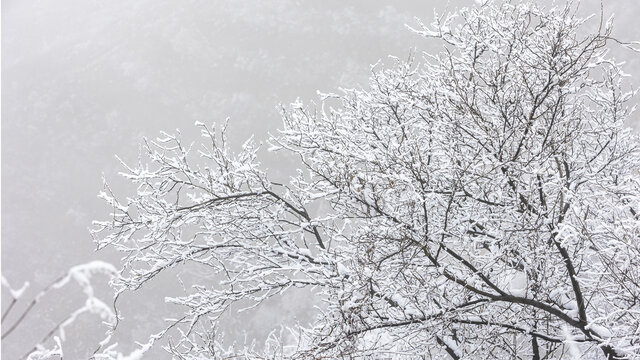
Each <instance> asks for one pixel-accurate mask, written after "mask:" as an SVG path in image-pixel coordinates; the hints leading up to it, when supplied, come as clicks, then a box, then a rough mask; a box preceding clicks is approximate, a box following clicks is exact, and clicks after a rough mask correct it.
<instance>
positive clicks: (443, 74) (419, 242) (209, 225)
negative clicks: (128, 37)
mask: <svg viewBox="0 0 640 360" xmlns="http://www.w3.org/2000/svg"><path fill="white" fill-rule="evenodd" d="M575 10H576V9H575V6H573V5H568V6H565V7H558V8H552V9H541V8H539V7H538V6H536V5H535V4H534V3H531V2H528V3H520V2H517V1H511V2H504V3H502V2H496V1H489V2H484V3H483V4H481V5H478V6H477V7H475V8H465V9H461V10H459V11H457V12H455V13H453V14H451V15H447V16H438V17H437V18H436V20H435V21H434V22H433V23H432V24H430V25H423V24H420V26H418V27H417V29H414V30H415V31H416V32H417V33H418V34H421V35H423V36H424V37H428V38H436V39H439V40H440V41H441V42H442V44H443V50H442V52H440V53H438V54H424V56H423V58H422V59H421V60H420V61H416V59H415V58H411V59H409V60H408V61H401V60H396V63H395V65H394V66H391V67H386V68H382V67H380V66H378V67H374V69H373V71H372V75H371V82H370V86H369V87H368V88H365V89H343V90H341V92H340V94H325V95H323V96H322V103H321V105H320V106H316V107H308V106H303V105H302V104H300V103H294V104H292V105H291V106H289V107H286V108H284V109H283V112H282V113H283V127H282V130H280V131H279V132H278V133H277V135H275V136H273V137H272V138H271V140H270V145H271V148H270V150H272V151H276V154H277V152H278V151H280V152H287V153H292V154H295V155H297V157H298V158H299V160H300V164H301V165H300V170H299V171H298V172H297V174H295V176H293V177H292V178H291V179H290V181H288V182H286V183H280V182H276V181H274V180H273V179H271V178H270V177H269V175H268V174H267V173H266V172H265V171H263V170H261V165H260V163H259V162H258V161H257V152H258V147H257V146H256V145H255V144H254V142H253V141H252V140H248V141H247V142H246V143H245V144H244V145H243V147H242V151H240V152H239V153H235V154H234V153H232V151H231V150H229V147H228V141H227V137H226V134H225V131H224V127H223V128H222V130H221V131H220V130H216V127H215V126H213V127H209V126H206V125H204V124H197V126H199V127H200V129H201V131H202V136H203V138H204V141H203V142H202V143H201V144H198V145H193V146H187V145H185V144H184V143H183V142H182V140H181V139H180V137H179V136H174V135H169V134H163V136H162V138H160V139H157V140H155V141H145V142H144V144H143V148H144V150H145V151H144V154H143V156H142V158H141V160H140V163H139V164H138V165H137V166H128V165H125V167H126V171H124V172H123V175H124V176H125V177H126V178H127V179H129V180H130V181H131V182H133V183H134V184H136V185H137V193H136V194H135V195H133V196H131V197H129V198H127V199H126V201H125V200H119V199H118V198H117V197H116V196H114V194H113V193H112V192H111V190H110V189H109V187H108V186H106V187H105V191H104V192H103V193H102V194H101V195H102V197H103V198H104V199H105V200H106V201H108V203H109V204H110V205H111V206H112V208H113V213H112V214H111V218H110V219H109V220H107V221H100V222H96V223H95V228H94V231H93V234H94V236H95V239H96V242H97V245H98V248H105V247H112V248H115V249H117V250H119V251H121V252H123V253H124V254H125V256H124V258H123V263H122V265H123V268H122V270H121V272H120V276H119V278H118V279H117V280H116V281H114V283H113V284H114V286H115V288H116V290H117V294H118V295H119V294H121V293H123V292H135V291H136V290H137V289H139V288H140V287H141V286H143V285H144V284H145V283H147V282H149V281H151V280H152V279H153V278H154V277H156V276H157V275H158V274H160V273H162V272H164V271H165V270H167V269H169V268H172V267H175V266H183V264H187V263H196V264H201V265H202V266H206V267H208V268H210V269H213V270H215V271H216V272H217V273H218V274H219V275H220V278H223V280H222V281H220V282H210V283H202V284H200V285H198V286H194V287H193V288H191V289H188V290H187V292H186V293H184V294H171V296H172V297H170V298H168V301H170V302H172V303H175V304H178V305H180V306H182V307H183V308H184V313H183V314H181V315H180V316H178V317H177V318H178V320H176V321H173V322H171V323H170V324H169V326H168V327H167V329H165V330H163V331H162V332H160V333H157V334H155V335H152V336H151V337H150V339H149V340H148V342H146V345H145V346H144V347H143V348H141V349H139V350H137V351H138V353H137V354H140V353H142V352H144V351H145V350H146V349H148V348H149V347H151V346H152V345H153V344H154V343H155V342H158V341H160V340H161V339H163V338H166V339H169V338H170V341H168V342H166V343H165V346H166V349H167V350H168V351H170V352H171V353H172V354H173V356H174V357H175V358H180V359H195V358H198V359H200V358H206V357H213V356H220V357H221V356H223V355H224V354H227V353H228V352H232V351H233V349H226V348H225V347H224V346H223V345H222V344H221V343H220V342H219V341H218V340H217V339H216V337H215V336H213V332H212V330H213V328H212V327H211V325H210V324H211V322H213V323H214V324H215V322H216V321H218V319H219V317H220V316H221V315H222V314H223V313H225V311H227V310H228V309H229V307H230V306H232V305H233V304H235V303H238V302H241V303H242V304H243V305H247V304H250V305H255V306H258V305H260V303H261V302H262V301H264V300H265V299H268V298H270V297H273V296H286V293H287V291H288V289H291V288H296V287H298V288H312V289H315V292H314V294H315V296H318V297H321V298H322V300H323V301H324V304H325V305H324V307H323V309H322V311H321V313H320V314H319V315H318V317H317V320H316V322H315V324H314V325H313V326H312V327H310V328H305V329H300V331H299V337H298V341H297V343H295V344H293V345H291V344H285V345H282V344H281V343H280V342H279V341H281V339H280V340H279V339H277V338H276V337H274V338H272V339H270V340H269V341H267V344H266V345H265V347H264V349H262V352H261V353H260V352H258V351H255V352H254V351H252V350H251V349H244V350H243V351H241V353H242V354H243V356H247V357H253V356H255V357H261V356H265V357H268V358H272V357H300V358H313V359H318V358H341V357H348V358H354V357H368V356H374V357H375V356H380V357H384V358H388V357H392V358H411V359H414V358H446V357H451V358H453V359H462V358H468V359H487V358H498V359H501V358H505V359H507V358H508V359H512V358H532V359H543V358H546V359H550V358H563V357H565V356H566V357H570V356H573V357H580V358H607V359H617V358H620V359H622V358H625V359H627V358H629V359H631V358H640V238H639V236H640V219H639V217H638V216H639V212H640V152H639V148H638V145H639V144H640V143H639V142H638V137H637V136H636V135H635V134H633V133H632V132H631V131H630V130H629V129H628V128H625V126H624V122H625V120H627V119H628V118H629V116H630V114H631V113H632V109H631V108H629V106H628V105H626V104H627V103H628V100H629V99H630V98H631V97H632V95H633V91H628V90H625V87H626V85H625V83H624V82H623V80H624V78H625V74H624V73H623V72H622V70H621V68H620V64H618V63H616V62H615V61H614V60H612V59H611V58H610V57H608V56H607V45H608V44H611V43H614V44H616V45H619V44H622V43H621V42H619V41H617V40H615V39H612V38H611V36H610V34H611V22H610V21H603V20H602V18H601V17H598V16H595V17H592V18H586V19H585V18H579V17H577V16H576V15H575ZM585 23H590V24H595V25H596V27H597V28H598V29H597V31H595V32H592V33H589V32H588V31H586V30H585V28H586V25H585ZM598 25H599V26H598ZM622 45H623V46H624V45H628V44H622ZM167 344H168V345H167ZM289 345H290V346H289ZM236 350H237V349H236ZM109 356H111V357H116V356H118V354H117V352H116V351H115V350H113V348H109V350H108V351H107V350H105V351H102V352H98V354H97V355H96V357H103V358H108V357H109Z"/></svg>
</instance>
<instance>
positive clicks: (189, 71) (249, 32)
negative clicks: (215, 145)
mask: <svg viewBox="0 0 640 360" xmlns="http://www.w3.org/2000/svg"><path fill="white" fill-rule="evenodd" d="M436 4H437V5H436ZM460 4H473V2H472V1H451V2H450V3H449V4H448V5H447V3H444V2H440V1H417V0H416V1H395V2H392V1H371V0H358V1H350V2H345V1H334V0H331V1H283V0H274V1H257V0H256V1H232V0H230V1H222V0H215V1H195V0H188V1H174V2H168V1H158V0H142V1H135V2H133V1H119V0H118V1H97V0H96V1H93V0H57V1H55V2H52V1H44V0H42V1H39V0H8V1H3V2H2V55H3V57H2V80H3V82H2V220H3V221H2V273H3V275H4V276H5V277H7V278H8V279H9V280H10V281H11V282H12V283H14V284H16V285H19V284H21V283H22V282H23V281H27V280H28V281H30V282H31V283H32V288H31V290H30V291H29V292H28V293H27V297H29V295H34V294H35V292H36V290H39V289H40V287H42V286H44V285H46V284H47V283H49V282H50V281H51V280H52V279H53V278H54V277H56V276H58V275H59V274H61V273H63V272H64V271H65V270H66V269H67V268H68V267H69V266H71V265H75V264H78V263H82V262H86V261H88V260H91V259H104V260H108V261H112V262H114V263H116V262H117V260H118V256H117V255H114V254H112V253H109V252H103V253H97V254H96V253H95V252H94V251H93V249H94V246H93V244H92V242H91V239H90V237H89V235H88V231H87V228H88V226H90V223H91V220H93V219H104V218H105V217H106V216H107V214H108V209H107V208H106V206H105V205H104V204H103V203H102V202H101V201H100V200H99V199H98V198H97V197H96V194H97V193H98V191H99V190H100V189H101V186H102V180H101V176H102V174H104V175H105V176H106V178H107V179H108V180H109V181H110V183H111V184H112V185H113V187H114V188H115V190H116V193H117V194H121V195H126V194H130V193H131V191H132V190H131V189H130V188H127V187H126V186H125V184H124V183H123V182H122V181H120V179H118V177H117V172H118V170H119V166H118V163H117V161H116V160H115V158H114V156H113V155H114V154H118V155H120V156H121V157H122V158H123V159H125V160H128V161H134V160H135V159H136V157H137V149H138V143H139V140H140V139H141V137H142V136H149V137H154V136H156V135H158V132H159V131H161V130H167V131H172V130H173V129H175V128H180V129H181V130H183V133H184V134H185V136H186V137H187V138H189V139H193V140H197V138H196V137H195V136H194V131H193V123H194V122H195V121H201V122H205V123H212V122H214V121H215V122H221V121H223V120H224V119H225V118H226V117H227V116H229V117H231V120H230V132H231V139H232V140H233V141H235V142H240V141H241V140H242V139H244V138H246V137H247V136H249V135H251V134H255V135H256V137H257V138H258V139H262V140H264V139H266V138H267V132H268V131H272V132H273V131H274V130H275V129H277V128H278V127H279V124H280V119H279V115H278V111H277V109H276V105H277V104H278V103H288V102H291V101H294V100H295V99H296V98H297V97H300V98H301V99H302V100H303V101H305V102H308V101H309V100H315V99H316V90H322V91H326V92H330V91H335V90H336V89H337V88H338V87H354V86H358V85H363V86H365V85H366V82H367V77H368V75H369V65H370V64H372V63H375V62H377V61H378V60H379V59H383V60H384V59H385V58H386V56H387V55H388V54H392V55H396V56H398V57H401V58H402V57H406V56H407V55H408V54H409V52H410V49H412V48H414V47H415V48H417V49H418V51H422V50H429V49H430V48H431V47H433V46H434V45H437V44H436V43H434V42H430V41H427V40H425V39H422V38H420V37H419V36H417V35H414V34H412V33H411V32H410V31H408V30H407V29H406V28H405V26H404V24H405V23H409V24H415V22H414V20H413V18H414V17H419V18H421V19H424V20H425V21H429V20H430V19H431V18H432V15H433V10H434V6H436V8H437V10H438V11H439V12H442V11H444V10H445V9H446V8H447V6H448V7H449V8H450V9H452V8H454V7H455V6H457V5H460ZM599 7H600V2H599V1H596V0H585V1H583V2H582V9H583V11H584V12H593V11H598V10H599ZM604 9H605V13H606V14H610V13H612V12H615V13H616V14H617V16H616V18H617V21H616V24H617V26H616V31H615V35H616V36H617V37H619V38H620V39H621V40H635V39H640V27H638V26H637V17H638V15H640V2H638V1H637V0H617V1H615V2H613V1H606V2H605V4H604ZM612 49H613V53H614V55H615V56H616V58H617V59H619V60H625V61H627V63H628V66H627V67H626V70H627V72H628V73H630V74H631V75H632V76H634V78H636V79H640V60H639V56H638V54H637V53H632V52H630V51H628V50H624V49H622V48H620V47H619V46H617V47H616V46H613V45H612ZM639 82H640V80H635V81H634V83H636V84H638V83H639ZM636 118H637V115H636ZM636 123H638V121H634V124H633V125H635V124H636ZM265 163H266V164H267V165H268V166H269V167H270V168H272V169H273V171H275V172H282V173H283V174H284V173H285V172H286V170H287V167H288V166H291V163H289V162H286V161H284V162H283V161H280V160H279V159H274V158H267V159H265ZM171 284H173V283H172V282H170V281H166V282H163V281H159V283H158V285H157V286H156V287H152V288H150V289H145V293H144V294H143V295H144V296H143V299H144V301H145V307H144V308H142V309H141V310H140V311H137V312H136V313H135V314H134V315H131V316H130V319H133V320H132V322H131V323H129V325H130V328H128V329H131V330H130V331H129V330H127V331H128V332H127V331H125V333H124V334H123V335H122V341H123V342H126V341H131V340H130V338H129V336H131V335H135V336H137V338H138V340H142V339H144V338H143V335H144V334H147V333H148V332H149V331H152V330H153V329H150V327H153V324H159V320H160V319H159V318H158V316H154V314H156V312H159V311H160V310H162V311H165V310H168V309H166V308H164V305H163V304H162V299H163V297H164V296H165V295H170V294H172V292H171V291H172V287H171V286H173V285H171ZM70 289H71V288H70ZM105 294H106V296H107V297H108V296H109V295H108V293H107V292H105ZM173 294H176V292H175V291H174V292H173ZM3 295H4V292H3ZM150 299H156V300H158V301H153V300H150ZM296 299H298V300H299V299H306V297H305V295H304V294H299V295H298V297H297V298H296ZM147 300H148V302H147ZM298 300H294V301H291V300H289V301H286V300H277V301H273V302H272V303H270V304H268V306H269V307H270V308H271V309H273V311H270V312H268V313H263V314H261V315H255V314H254V315H243V317H242V318H238V319H235V321H234V319H231V322H230V323H231V324H238V323H239V322H240V321H242V322H243V323H245V324H249V326H248V327H249V328H260V327H264V324H265V323H266V324H270V325H273V324H276V323H278V322H279V321H280V319H282V318H287V319H289V320H291V319H293V318H294V317H297V318H299V319H302V320H303V321H304V320H305V319H307V318H308V317H310V316H311V312H310V311H311V310H310V307H311V305H312V304H310V303H306V304H305V301H298ZM2 301H3V309H4V307H5V306H6V297H5V296H3V300H2ZM44 301H45V302H46V303H44V304H41V306H40V307H39V308H38V309H36V310H37V314H38V315H37V317H36V318H35V320H34V321H32V322H29V323H27V324H25V325H26V326H25V328H24V329H23V331H22V332H19V333H18V332H16V333H14V334H12V335H11V336H10V337H8V338H7V339H6V341H3V343H2V356H3V358H4V357H5V356H6V357H14V356H16V355H18V353H21V352H24V351H25V350H26V349H27V347H28V346H29V345H33V341H34V340H35V339H37V338H39V337H41V336H42V335H44V333H46V332H47V331H48V330H49V329H50V327H51V326H53V324H54V322H55V321H56V320H60V319H61V316H64V314H65V312H67V311H69V310H71V309H73V306H74V304H75V306H79V305H80V303H79V302H80V301H82V294H81V292H80V291H75V290H74V291H67V290H65V291H59V292H57V293H54V294H52V296H51V297H50V298H48V299H44ZM136 301H137V300H135V299H134V298H133V297H131V307H132V308H135V307H136V306H140V305H141V304H142V302H136ZM124 315H125V316H127V314H126V313H125V314H124ZM95 322H96V319H95V318H90V317H88V318H87V320H86V321H84V322H82V323H81V324H79V325H78V327H76V328H75V329H76V330H70V332H69V334H68V335H69V336H68V337H69V344H70V345H69V352H70V354H76V353H77V354H78V355H80V354H83V353H84V351H83V350H84V349H86V346H93V344H92V343H91V341H94V340H95V339H97V336H98V334H100V332H101V330H102V329H98V328H96V326H95ZM134 322H135V324H136V325H132V324H133V323H134ZM267 327H268V326H267ZM249 330H251V329H249ZM230 331H231V332H234V331H235V333H234V334H235V335H234V336H237V335H238V334H240V332H239V330H238V329H237V326H236V327H234V326H231V329H230ZM264 331H266V330H264V329H258V330H255V331H250V333H249V336H260V334H263V333H264ZM74 351H75V352H74ZM72 357H73V356H72Z"/></svg>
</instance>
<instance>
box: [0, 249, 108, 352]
mask: <svg viewBox="0 0 640 360" xmlns="http://www.w3.org/2000/svg"><path fill="white" fill-rule="evenodd" d="M116 273H117V270H116V268H115V267H114V266H113V265H111V264H109V263H106V262H104V261H99V260H96V261H92V262H88V263H86V264H81V265H76V266H73V267H71V268H70V269H69V270H68V271H67V272H66V273H64V274H62V275H61V276H59V277H57V278H56V279H55V280H53V281H52V282H51V283H50V284H49V285H47V286H45V287H44V288H43V289H41V290H40V291H38V292H37V293H36V294H35V296H33V297H31V300H28V297H27V296H25V293H26V292H27V290H28V289H29V287H30V283H29V282H25V283H24V284H23V285H22V286H21V287H20V288H15V287H13V286H11V284H10V283H9V281H8V280H7V279H6V278H5V277H4V276H2V287H3V288H5V290H6V291H7V293H8V299H7V302H6V305H5V308H3V310H2V342H3V344H7V342H10V341H19V343H23V344H25V343H27V341H25V340H24V339H22V340H19V336H20V335H18V334H17V333H15V332H14V331H16V330H17V329H19V328H20V327H24V325H25V322H28V321H29V320H31V321H33V319H36V318H38V317H39V314H38V313H37V311H34V309H36V308H37V307H41V306H42V304H41V303H43V302H44V303H53V302H55V300H54V299H55V296H56V295H54V294H53V292H55V291H56V290H60V289H63V288H64V289H65V291H68V290H69V289H68V288H69V286H68V284H69V283H71V282H75V283H76V284H77V285H78V286H80V288H81V290H82V292H83V293H84V295H85V297H86V299H85V302H84V303H83V304H82V306H79V307H77V308H76V309H75V310H73V311H71V312H69V313H68V314H67V315H66V316H65V317H64V318H63V319H62V320H60V321H59V322H57V323H56V324H55V325H54V326H52V327H51V328H50V329H49V331H48V332H46V334H44V336H42V337H41V338H40V339H38V340H36V341H35V342H34V344H33V346H31V348H28V349H23V351H24V353H23V354H21V355H22V356H21V357H20V358H17V357H16V359H19V360H25V359H26V360H46V359H47V360H48V359H62V358H63V356H64V355H63V354H64V352H63V345H64V343H65V340H66V334H65V330H66V329H67V328H68V327H69V326H71V325H72V324H73V323H74V322H76V320H77V319H78V318H79V317H80V316H81V315H83V314H94V315H98V317H99V318H100V319H101V320H102V321H103V322H105V323H107V324H113V323H114V322H115V321H116V315H115V313H114V311H113V309H112V307H111V306H109V305H107V304H106V303H104V302H103V301H102V300H100V298H99V297H98V296H96V294H95V291H94V282H93V281H92V280H93V277H94V276H95V275H106V276H108V277H109V278H112V277H113V276H115V275H116ZM38 330H41V329H38ZM12 334H13V335H12ZM22 335H23V336H24V334H22ZM5 339H6V340H5Z"/></svg>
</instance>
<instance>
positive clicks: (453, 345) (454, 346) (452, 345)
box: [441, 336, 462, 357]
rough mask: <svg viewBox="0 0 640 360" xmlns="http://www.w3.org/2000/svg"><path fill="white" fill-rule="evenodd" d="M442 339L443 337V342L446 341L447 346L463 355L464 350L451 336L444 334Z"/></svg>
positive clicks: (455, 352) (458, 354)
mask: <svg viewBox="0 0 640 360" xmlns="http://www.w3.org/2000/svg"><path fill="white" fill-rule="evenodd" d="M441 339H442V342H443V343H445V345H447V347H448V348H449V349H451V350H452V351H453V352H454V354H456V355H457V356H459V357H462V351H460V347H459V346H458V344H456V343H455V342H454V341H453V339H450V338H449V337H446V336H443V337H442V338H441Z"/></svg>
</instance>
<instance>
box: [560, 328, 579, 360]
mask: <svg viewBox="0 0 640 360" xmlns="http://www.w3.org/2000/svg"><path fill="white" fill-rule="evenodd" d="M562 332H563V335H564V343H565V344H566V345H567V348H568V349H569V356H570V357H571V359H572V360H580V359H581V358H582V356H581V351H580V348H579V347H578V343H577V342H576V341H575V339H574V336H573V335H572V334H571V330H569V327H568V326H566V325H565V326H563V327H562Z"/></svg>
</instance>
